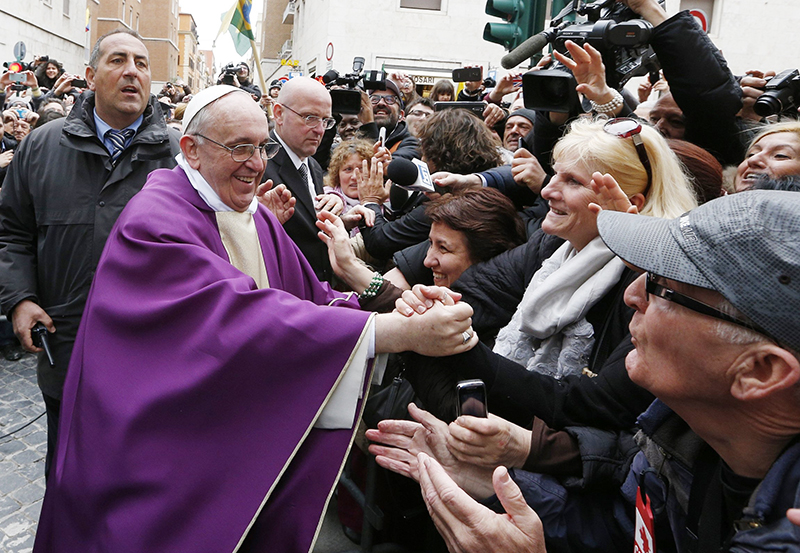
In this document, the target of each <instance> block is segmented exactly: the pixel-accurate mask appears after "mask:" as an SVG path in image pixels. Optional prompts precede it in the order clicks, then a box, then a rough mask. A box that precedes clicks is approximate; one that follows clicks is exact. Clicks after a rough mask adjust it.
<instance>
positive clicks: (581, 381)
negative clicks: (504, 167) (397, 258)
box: [405, 231, 653, 430]
mask: <svg viewBox="0 0 800 553" xmlns="http://www.w3.org/2000/svg"><path fill="white" fill-rule="evenodd" d="M562 243H563V240H561V239H560V238H557V237H554V236H549V235H546V234H544V232H542V231H539V232H538V233H537V234H535V235H534V236H533V237H531V238H530V239H529V240H528V242H527V243H525V244H523V245H521V246H518V247H517V248H514V249H513V250H509V251H507V252H504V253H502V254H500V255H498V256H497V257H494V258H492V259H490V260H489V261H486V262H484V263H479V264H477V265H473V266H472V267H470V268H468V269H467V270H466V271H464V273H463V274H462V275H461V277H460V278H459V279H458V280H457V281H456V282H455V283H454V284H453V290H455V291H457V292H461V293H462V294H463V297H462V300H461V301H465V302H466V303H468V304H470V305H471V306H472V308H473V309H474V310H475V313H474V315H473V317H472V326H473V328H474V329H475V331H476V332H478V334H479V335H480V336H494V335H495V334H496V333H497V331H498V330H499V329H500V328H502V327H503V326H505V325H506V324H507V323H508V322H509V321H510V320H511V317H512V316H513V314H514V312H515V311H516V309H517V305H518V304H519V303H520V301H521V300H522V296H523V295H524V293H525V289H526V288H527V286H528V283H529V282H530V279H531V277H532V276H533V274H534V273H535V272H536V271H537V270H538V269H539V268H540V267H541V264H542V262H543V261H544V260H545V259H547V258H548V257H550V255H552V253H553V252H554V251H555V250H556V249H558V247H559V246H560V245H561V244H562ZM635 276H636V275H635V273H633V271H631V270H630V269H626V270H625V271H624V272H623V274H622V277H621V278H620V281H619V283H618V284H617V285H616V286H615V287H614V288H612V289H611V290H610V291H608V292H607V293H606V295H605V296H604V297H603V298H602V299H601V300H600V301H599V302H597V304H595V305H594V306H593V307H592V308H591V309H590V310H589V312H588V314H587V316H586V319H587V321H589V323H590V324H591V325H592V327H593V328H594V333H595V338H596V340H595V345H594V348H593V350H592V355H591V357H590V360H589V366H588V367H587V368H588V369H589V371H591V373H594V374H596V375H597V376H596V377H590V376H586V375H582V376H568V377H565V378H562V379H561V380H556V379H555V378H552V377H550V376H547V375H543V374H539V373H537V372H533V371H528V370H527V369H526V368H525V367H523V366H521V365H519V364H517V363H515V362H514V361H511V360H509V359H506V358H504V357H502V356H500V355H497V354H495V353H493V352H492V351H491V350H490V349H489V348H488V347H487V346H485V345H484V344H478V346H476V347H475V348H473V349H472V350H470V351H468V352H466V353H462V354H459V355H454V356H450V357H442V358H428V357H423V356H421V355H417V354H405V356H406V357H405V362H406V365H407V372H406V374H407V376H408V379H409V380H410V381H411V383H412V385H413V386H414V390H415V391H416V392H417V394H419V395H420V397H421V398H422V401H423V403H424V404H425V406H426V407H427V408H428V409H429V410H431V411H432V412H433V413H434V414H436V415H437V416H439V417H440V418H442V419H444V420H452V418H454V414H455V396H454V391H455V384H456V382H457V381H459V380H464V379H470V378H480V379H482V380H483V381H484V383H485V384H486V388H487V392H488V403H489V410H490V411H491V412H492V413H495V414H496V415H499V416H501V417H503V418H506V419H508V420H510V421H512V422H515V423H516V424H519V425H521V426H526V425H528V424H530V422H531V420H532V419H533V417H534V416H536V417H539V418H541V419H542V420H543V421H544V422H545V423H546V424H547V425H548V426H550V427H552V428H556V429H560V428H563V427H565V426H569V425H591V426H597V427H600V428H606V429H610V430H617V429H627V428H630V427H632V426H633V425H634V423H635V421H636V417H637V416H638V415H639V414H640V413H641V412H642V411H644V410H645V409H646V408H647V406H648V405H649V404H650V403H651V402H652V401H653V396H652V395H651V394H650V393H649V392H647V391H645V390H644V389H642V388H640V387H639V386H637V385H635V384H633V383H632V382H631V381H630V379H629V378H628V373H627V371H626V370H625V356H626V355H627V354H628V352H630V350H631V349H633V345H632V344H631V341H630V335H629V334H628V323H629V322H630V318H631V316H632V315H633V310H632V309H630V308H629V307H627V306H626V305H625V304H624V302H623V294H624V291H625V288H626V287H627V286H628V284H630V282H632V281H633V279H634V278H635Z"/></svg>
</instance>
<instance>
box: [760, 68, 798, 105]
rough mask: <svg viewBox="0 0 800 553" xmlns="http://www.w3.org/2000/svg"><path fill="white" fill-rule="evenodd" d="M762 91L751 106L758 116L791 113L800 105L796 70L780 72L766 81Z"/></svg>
mask: <svg viewBox="0 0 800 553" xmlns="http://www.w3.org/2000/svg"><path fill="white" fill-rule="evenodd" d="M764 90H765V92H764V94H762V95H761V96H759V97H758V99H757V100H756V103H755V105H754V106H753V111H755V112H756V113H757V114H758V115H760V116H761V117H769V116H770V115H779V114H789V113H793V112H794V111H795V110H796V108H797V106H798V105H800V72H799V71H798V70H797V69H787V70H786V71H782V72H780V73H778V74H777V75H775V76H774V77H772V78H771V79H769V80H768V81H767V86H766V87H765V88H764Z"/></svg>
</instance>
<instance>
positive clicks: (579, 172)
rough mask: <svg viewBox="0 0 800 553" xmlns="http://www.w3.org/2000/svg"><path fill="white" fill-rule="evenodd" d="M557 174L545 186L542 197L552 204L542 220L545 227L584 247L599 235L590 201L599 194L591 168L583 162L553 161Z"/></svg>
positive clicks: (546, 229)
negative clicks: (596, 190)
mask: <svg viewBox="0 0 800 553" xmlns="http://www.w3.org/2000/svg"><path fill="white" fill-rule="evenodd" d="M553 169H555V171H556V174H555V176H554V177H553V178H552V179H551V180H550V183H549V184H548V185H547V186H545V187H544V188H542V198H544V199H545V200H547V201H548V203H549V204H550V211H548V212H547V216H546V217H545V218H544V221H543V222H542V230H543V231H544V232H546V233H547V234H554V235H556V236H558V237H560V238H563V239H564V240H568V241H569V242H570V243H571V244H572V246H573V247H575V249H577V250H580V249H582V248H583V247H584V246H586V244H588V243H589V242H591V241H592V240H594V239H595V238H596V237H597V235H598V232H597V215H595V214H594V213H592V212H591V211H589V203H590V202H597V201H598V197H597V194H595V193H594V192H593V191H592V189H591V188H590V186H589V183H590V182H591V180H592V177H591V172H590V171H589V170H588V169H586V168H585V167H582V166H580V165H575V164H572V165H565V164H564V163H555V164H554V165H553Z"/></svg>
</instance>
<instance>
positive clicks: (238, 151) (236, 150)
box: [196, 134, 281, 163]
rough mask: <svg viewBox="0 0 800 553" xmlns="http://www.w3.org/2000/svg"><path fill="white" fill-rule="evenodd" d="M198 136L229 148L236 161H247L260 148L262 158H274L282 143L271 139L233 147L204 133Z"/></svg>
mask: <svg viewBox="0 0 800 553" xmlns="http://www.w3.org/2000/svg"><path fill="white" fill-rule="evenodd" d="M196 136H199V137H200V138H202V139H204V140H208V141H209V142H211V143H212V144H216V145H217V146H219V147H220V148H225V149H226V150H228V151H229V152H230V153H231V158H233V161H235V162H236V163H244V162H245V161H247V160H248V159H250V158H251V157H253V154H254V153H256V149H258V150H259V151H260V152H261V159H264V160H267V159H272V158H273V157H275V156H276V155H277V153H278V152H279V151H280V149H281V145H280V144H278V143H277V142H272V141H269V142H267V143H266V144H262V145H261V146H256V145H255V144H238V145H236V146H234V147H233V148H231V147H229V146H226V145H225V144H220V143H219V142H217V141H216V140H212V139H210V138H209V137H207V136H204V135H202V134H198V135H196Z"/></svg>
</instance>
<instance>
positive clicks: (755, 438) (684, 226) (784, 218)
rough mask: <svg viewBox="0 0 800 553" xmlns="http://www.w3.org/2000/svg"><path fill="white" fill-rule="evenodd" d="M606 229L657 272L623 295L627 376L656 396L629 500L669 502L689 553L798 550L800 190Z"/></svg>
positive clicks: (606, 220)
mask: <svg viewBox="0 0 800 553" xmlns="http://www.w3.org/2000/svg"><path fill="white" fill-rule="evenodd" d="M598 229H599V231H600V236H601V237H602V238H603V240H604V241H605V243H606V244H607V245H608V247H609V248H610V249H611V250H612V251H613V252H614V253H616V254H617V255H618V256H619V257H621V258H622V259H623V260H625V261H626V262H627V263H629V264H631V265H634V266H636V267H639V268H640V269H643V270H644V271H646V273H645V274H643V275H642V276H640V277H639V278H638V279H637V280H636V281H635V282H634V283H633V284H631V286H630V287H629V288H628V290H627V291H626V294H625V300H626V303H628V305H630V306H631V307H633V308H634V309H635V310H636V312H635V314H634V316H633V319H632V320H631V324H630V330H631V337H632V341H633V344H634V345H635V347H636V349H635V350H634V351H632V352H631V353H630V354H629V355H628V357H627V359H626V368H627V370H628V374H629V375H630V377H631V379H632V380H633V381H634V382H636V383H637V384H639V385H641V386H643V387H644V388H646V389H648V390H649V391H650V392H652V393H653V394H655V395H656V396H657V397H658V400H657V401H656V402H655V403H654V404H653V405H652V406H651V407H650V409H648V411H647V412H646V413H645V414H644V415H643V416H642V417H641V419H640V422H641V427H642V432H641V433H640V436H639V439H640V447H641V452H640V453H639V454H638V455H637V457H636V459H635V460H634V462H633V470H632V474H631V475H630V476H629V478H628V484H630V485H629V486H627V487H628V489H629V492H630V490H634V491H635V490H636V483H638V485H639V489H640V490H642V489H643V490H645V491H646V492H647V494H648V497H649V498H650V500H651V501H652V504H653V509H652V510H653V511H654V512H659V505H663V504H664V502H666V503H667V504H668V508H667V509H666V511H667V512H669V513H670V514H669V515H666V516H668V517H669V518H670V519H671V520H670V522H671V526H672V528H675V529H685V530H680V531H677V532H672V534H673V535H672V536H669V534H670V532H666V534H667V535H668V536H667V537H668V538H669V539H674V540H675V542H676V545H677V546H678V550H684V548H686V547H692V548H693V550H695V551H719V550H720V547H723V548H724V550H725V551H727V550H728V548H732V547H733V546H734V545H739V546H740V547H744V549H747V550H751V549H749V548H752V550H768V549H771V548H772V547H777V546H778V544H781V546H782V547H788V549H787V550H794V549H796V548H798V547H800V542H798V535H797V533H796V532H795V531H794V530H793V529H792V527H791V523H790V522H789V521H788V520H787V519H786V517H785V513H786V510H787V508H789V507H796V506H797V501H798V500H797V498H798V497H800V495H798V490H799V489H800V487H798V483H800V443H798V441H800V440H798V437H800V401H798V399H800V385H799V384H798V381H799V380H800V361H798V358H797V353H796V352H797V351H800V319H798V317H797V313H798V311H799V310H800V194H797V193H794V192H774V191H753V192H746V193H742V194H736V195H733V196H726V197H723V198H720V199H718V200H715V201H712V202H709V203H707V204H705V205H703V206H701V207H699V208H697V209H695V210H693V211H691V212H689V213H687V214H685V215H683V216H681V217H679V218H678V219H674V220H671V221H668V220H663V219H656V218H652V217H641V216H637V215H631V214H626V213H618V212H610V211H607V212H603V213H601V215H600V217H599V218H598ZM684 422H685V423H686V424H688V428H685V429H684V430H677V431H676V428H679V426H676V425H680V424H682V423H684ZM648 468H655V469H657V470H658V473H659V475H660V476H655V473H653V472H651V471H649V470H648ZM679 475H683V477H679ZM632 478H633V480H632ZM634 482H636V483H634ZM624 489H625V488H623V492H624ZM668 489H670V493H666V492H667V490H668ZM662 511H663V510H662ZM645 518H646V517H645ZM653 527H654V528H655V529H656V531H655V534H656V536H655V540H656V543H658V542H659V539H661V540H663V539H664V536H659V535H658V528H659V524H658V516H656V524H655V525H653V526H651V529H652V528H653ZM662 528H663V526H662ZM636 539H637V542H638V540H639V539H641V538H640V536H639V535H638V533H637V537H636ZM790 544H792V545H790ZM745 546H747V547H745Z"/></svg>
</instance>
